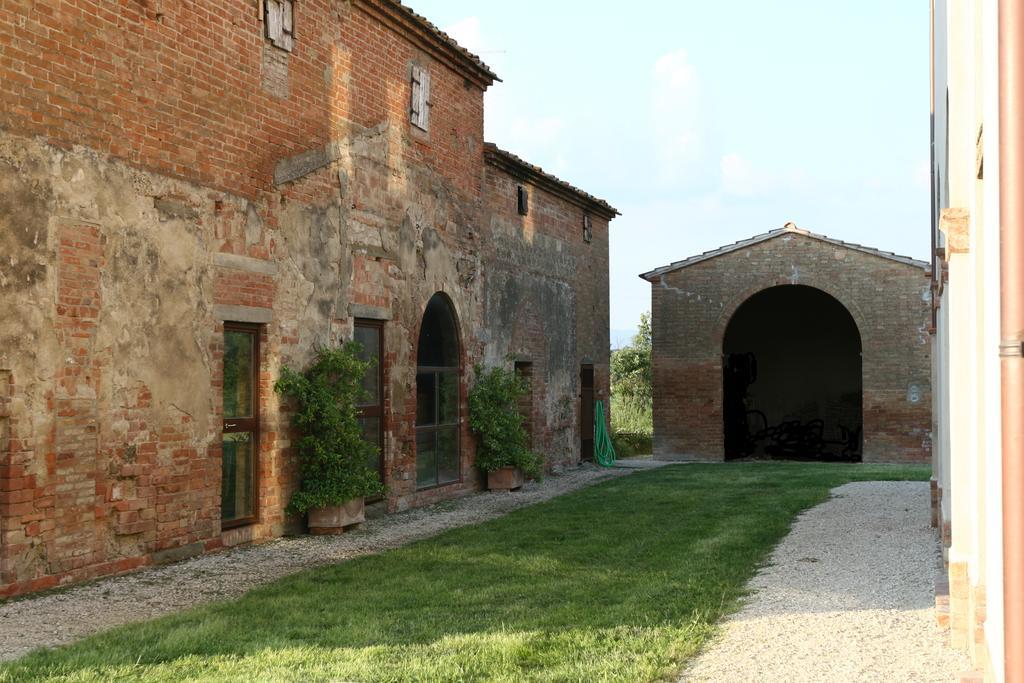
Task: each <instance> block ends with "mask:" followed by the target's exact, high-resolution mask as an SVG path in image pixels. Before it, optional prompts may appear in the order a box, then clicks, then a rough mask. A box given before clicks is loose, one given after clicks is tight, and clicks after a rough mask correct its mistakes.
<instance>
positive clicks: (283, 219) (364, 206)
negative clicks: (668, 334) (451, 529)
mask: <svg viewBox="0 0 1024 683" xmlns="http://www.w3.org/2000/svg"><path fill="white" fill-rule="evenodd" d="M253 5H254V3H248V2H246V3H228V4H226V5H224V7H223V12H220V13H207V12H204V11H203V8H202V3H197V4H196V3H193V4H188V3H184V4H181V3H173V4H172V3H163V4H161V5H160V7H161V9H160V11H156V10H154V9H152V7H150V6H148V5H146V6H144V5H140V4H138V3H128V5H126V6H120V7H119V8H118V9H117V10H116V12H115V15H116V19H117V21H118V22H120V24H119V25H120V26H123V27H130V28H131V31H120V30H118V31H101V32H99V33H98V34H97V35H96V36H95V41H96V52H97V54H100V53H102V54H104V55H105V54H109V53H110V52H111V51H117V53H118V54H125V55H127V56H128V57H130V58H125V59H123V60H116V61H114V62H112V63H109V64H108V63H106V62H105V61H101V63H99V64H98V65H97V64H96V63H93V61H92V60H91V59H86V56H85V55H84V53H81V52H79V51H77V50H71V49H70V47H69V48H68V51H69V55H70V56H69V57H68V59H69V60H71V62H72V63H74V60H75V59H81V60H82V63H81V64H80V65H79V66H80V68H79V69H78V73H79V76H80V81H79V82H76V83H75V84H74V85H75V87H69V86H68V84H67V83H66V82H65V81H64V80H61V78H60V77H59V74H58V73H57V72H58V71H59V70H60V68H63V67H61V66H60V65H57V64H50V63H47V64H46V65H45V66H46V68H48V69H50V70H51V71H52V72H53V73H54V74H55V75H54V76H53V78H52V79H50V80H47V81H46V87H40V88H34V87H33V86H32V82H31V79H30V80H29V82H28V83H26V82H25V76H24V73H23V71H24V66H25V64H32V63H34V62H35V61H38V54H37V53H38V49H39V46H38V45H36V44H35V43H33V42H32V40H31V39H30V37H29V32H27V31H23V30H22V28H24V26H28V25H31V26H36V24H37V23H38V22H39V21H40V17H39V16H36V15H33V14H31V13H27V12H26V13H24V14H20V12H21V10H16V11H14V12H12V13H6V14H4V15H3V16H0V32H3V31H8V29H9V31H8V33H10V34H11V35H18V36H19V37H18V38H17V41H16V42H17V45H16V47H18V49H20V50H23V51H24V53H25V54H26V55H28V57H27V58H26V62H25V64H22V63H17V62H16V63H15V64H14V65H13V67H12V66H11V65H10V63H7V64H3V65H0V94H2V95H3V96H4V97H5V98H7V97H8V96H10V97H13V98H15V100H14V101H21V98H25V101H31V100H32V99H33V98H35V99H36V100H38V102H37V105H38V106H36V107H35V108H34V109H30V108H25V107H21V106H19V107H15V108H10V109H8V108H4V109H3V111H0V308H2V310H3V312H4V314H3V316H0V541H2V544H0V595H10V594H15V593H20V592H26V591H31V590H38V589H42V588H47V587H51V586H54V585H59V584H62V583H67V582H71V581H77V580H82V579H87V578H90V577H93V576H98V575H102V574H109V573H114V572H119V571H125V570H128V569H131V568H133V567H136V566H139V565H143V564H148V563H153V562H161V561H166V560H172V559H177V558H181V557H186V556H188V555H192V554H196V553H199V552H203V551H205V550H212V549H216V548H218V547H221V546H224V545H233V544H237V543H244V542H248V541H253V540H260V539H266V538H272V537H274V536H278V535H280V534H282V533H285V532H286V531H288V530H301V529H302V520H301V519H297V518H290V517H288V516H286V515H285V513H284V511H283V510H284V507H285V505H286V503H287V501H288V499H289V496H290V494H291V492H292V490H293V487H294V485H295V467H294V452H293V448H292V441H291V434H290V431H289V429H288V427H287V417H288V416H287V415H286V414H285V413H283V412H282V410H281V406H280V405H279V402H278V399H277V397H276V396H275V395H274V393H273V390H272V387H273V383H274V381H275V380H276V378H277V377H278V376H279V371H280V368H281V366H282V365H283V364H288V365H290V366H292V367H303V366H304V365H305V364H306V363H307V362H308V361H309V360H310V358H311V357H312V354H313V350H314V348H315V346H316V345H318V344H330V343H337V342H340V341H342V340H345V339H349V338H351V336H352V332H353V325H354V320H355V319H356V318H371V319H378V320H382V321H384V322H383V324H384V327H383V335H384V359H383V362H384V392H383V393H384V396H383V401H384V448H383V451H384V477H385V483H386V485H387V487H388V490H387V493H386V500H385V503H384V504H385V505H386V507H387V508H388V509H389V510H391V511H395V510H401V509H404V508H407V507H411V506H417V505H424V504H428V503H431V502H434V501H438V500H443V499H446V498H451V497H454V496H459V495H463V494H465V493H468V492H470V491H473V490H476V489H478V488H480V485H481V480H480V476H479V473H478V472H477V470H476V469H475V468H474V467H473V461H474V440H473V438H472V435H471V434H470V432H469V429H468V422H467V419H466V418H467V414H468V411H467V405H466V393H467V390H468V387H469V383H470V382H471V378H472V368H473V366H474V365H475V364H476V363H478V362H484V361H486V362H487V363H489V364H496V363H506V362H508V363H510V362H511V360H509V356H510V354H513V355H514V354H515V353H517V352H523V351H524V350H525V349H527V348H529V349H535V348H539V347H538V345H539V344H541V345H545V349H544V355H543V359H544V367H543V368H541V367H538V368H536V369H537V370H538V372H537V373H535V375H534V377H535V382H537V385H536V386H537V387H538V391H539V392H540V393H542V394H543V396H544V403H543V404H542V406H543V407H542V408H539V409H538V411H537V414H536V416H535V417H536V418H537V421H538V422H541V421H543V423H542V424H541V428H542V429H544V430H546V433H550V435H551V437H550V438H547V437H545V439H544V440H542V441H541V443H540V444H539V445H540V446H541V447H542V448H541V450H542V452H543V453H544V454H545V456H546V457H547V459H548V466H549V467H552V468H557V467H563V466H565V465H566V464H571V463H574V462H576V461H578V458H579V433H578V423H579V414H578V409H579V398H578V368H579V365H580V363H582V362H592V363H594V364H595V368H601V367H603V368H604V372H605V375H606V373H607V353H608V323H607V315H608V314H607V281H608V270H607V248H608V247H607V219H605V220H597V219H596V218H595V220H594V241H593V243H592V244H587V245H585V246H583V245H582V242H581V240H580V239H579V236H578V235H577V234H576V230H577V229H578V227H579V221H581V216H582V211H583V208H581V207H587V206H590V205H591V204H595V202H597V201H598V200H594V199H593V198H587V197H584V196H583V195H582V193H580V192H579V191H577V190H575V189H572V188H570V189H569V190H566V189H564V188H562V189H561V190H560V191H559V193H558V194H554V195H551V196H550V197H544V192H543V191H541V190H539V189H538V190H537V191H536V193H535V196H536V197H537V198H538V202H539V204H538V206H539V207H541V208H540V209H539V213H540V214H544V215H546V216H547V218H546V219H545V220H544V221H542V223H541V224H539V226H538V229H537V233H536V235H530V236H527V235H526V234H525V233H523V232H522V231H521V230H520V229H519V228H517V227H515V226H514V225H513V223H514V221H512V222H508V224H507V225H506V219H505V218H502V217H500V216H499V217H496V218H494V219H493V220H492V216H491V213H490V212H491V211H492V210H493V211H495V212H502V211H505V207H504V204H502V205H501V206H498V205H497V204H495V205H494V206H492V205H491V202H490V199H489V197H488V196H487V195H486V193H485V190H484V183H485V166H486V164H485V161H484V154H483V91H484V89H485V88H486V86H487V85H488V84H489V82H490V80H489V77H488V76H487V73H485V71H483V70H482V69H484V67H481V66H480V65H478V64H477V63H476V62H475V60H474V58H473V57H472V56H467V55H466V54H464V53H462V52H460V51H459V49H458V48H457V47H452V46H450V45H448V44H447V42H446V40H447V39H445V38H442V37H439V36H437V35H434V34H432V33H430V31H432V30H433V29H432V28H430V27H425V26H423V25H421V24H417V23H416V20H415V19H414V18H411V17H410V16H409V15H408V14H406V12H407V10H406V9H403V8H401V6H399V5H397V4H396V3H391V2H389V1H387V0H356V1H353V2H339V3H334V2H327V1H326V0H323V2H321V1H320V0H313V1H312V2H310V3H304V4H303V5H302V8H303V14H302V18H303V19H302V20H303V22H304V24H302V25H300V26H299V30H298V34H297V35H298V38H297V39H296V40H297V41H298V42H297V48H296V50H295V51H294V52H292V53H290V54H289V55H288V56H287V57H283V56H281V55H277V57H280V59H277V60H276V61H275V62H274V65H273V66H274V73H273V74H272V75H273V78H272V79H271V80H272V81H273V82H272V83H269V86H273V87H269V86H268V81H267V79H266V78H265V76H266V73H264V70H265V69H266V68H267V64H266V63H264V60H265V57H266V50H265V47H266V46H265V45H264V41H265V38H264V35H263V31H262V29H263V27H262V25H261V23H260V21H259V18H258V12H256V11H255V9H254V7H253ZM250 10H251V11H250ZM204 14H211V16H209V17H206V18H205V19H204ZM52 21H53V22H56V23H57V25H56V26H54V27H52V28H51V29H48V30H50V31H51V32H52V34H53V37H54V40H55V41H56V42H57V43H58V44H60V45H67V46H70V45H72V43H73V31H72V28H73V27H75V26H78V25H85V26H91V25H92V24H93V23H96V22H97V21H99V22H100V23H102V21H100V20H99V19H98V18H97V17H95V16H93V15H92V14H90V13H89V11H88V8H79V7H77V6H76V8H75V9H74V10H73V11H72V10H70V9H69V10H68V12H66V13H62V14H61V15H60V16H58V17H55V18H54V19H53V20H52ZM203 22H205V24H204V23H203ZM200 24H202V25H204V26H206V28H216V29H217V30H219V31H221V32H222V34H223V35H224V36H225V41H226V42H225V44H229V43H230V44H231V45H234V46H235V48H237V49H235V50H234V51H231V52H230V53H229V52H227V51H218V50H209V49H205V50H203V51H197V50H196V44H195V41H196V40H198V38H197V36H199V35H208V34H209V31H206V30H204V31H203V32H201V33H196V32H190V31H188V30H185V29H187V28H188V27H194V26H197V25H200ZM136 34H138V35H143V36H148V37H149V38H152V39H153V40H157V39H159V42H160V43H161V45H162V46H163V48H164V49H161V50H159V51H151V50H147V49H144V45H143V42H142V41H141V40H134V39H132V40H129V39H128V38H127V36H132V35H136ZM5 35H6V33H5ZM106 48H110V49H109V50H106ZM200 54H201V55H203V57H202V59H200V58H198V57H197V55H200ZM413 64H416V65H419V66H421V67H425V68H428V69H429V70H430V72H431V74H432V83H433V91H432V92H433V94H432V102H433V107H432V109H431V125H430V130H427V131H425V130H421V129H419V128H416V127H415V126H412V125H411V124H410V122H409V119H408V101H409V88H410V85H409V70H410V67H411V65H413ZM98 72H100V73H98ZM154 73H164V74H168V76H167V78H165V79H163V80H162V81H161V87H160V88H148V86H146V87H143V86H144V85H145V84H146V83H147V82H148V81H146V79H147V78H151V77H152V74H154ZM225 74H227V75H228V76H229V77H224V75H225ZM211 83H220V84H222V86H221V87H218V88H212V87H211V86H210V84H211ZM285 85H286V86H287V87H285ZM140 89H141V90H140ZM143 90H144V91H145V97H146V98H149V99H148V100H147V101H143V99H144V98H137V99H136V98H135V93H138V92H141V91H143ZM129 92H130V93H132V97H131V98H129V99H125V98H127V97H128V95H127V94H126V93H129ZM55 93H56V94H55ZM64 100H67V101H69V102H70V101H72V100H73V101H74V102H76V103H78V104H76V105H75V106H74V107H70V106H69V108H61V107H60V106H59V105H54V104H53V103H54V102H63V101H64ZM36 112H41V113H42V120H38V119H39V115H37V114H36ZM486 173H487V174H488V177H489V178H500V177H501V176H502V174H504V173H507V171H502V170H499V169H490V170H488V171H486ZM526 175H527V176H528V175H529V174H526ZM517 182H529V180H528V179H527V180H522V179H520V180H518V181H517ZM545 182H548V183H549V185H550V184H552V183H554V181H545ZM553 186H557V187H560V186H558V184H557V183H554V185H553ZM513 202H514V198H513ZM595 206H596V204H595ZM604 206H605V207H606V208H607V210H610V211H612V212H614V210H613V209H611V207H607V205H604ZM601 210H602V211H603V210H604V209H601ZM512 211H513V213H514V203H513V205H512ZM495 215H497V214H495ZM566 221H569V222H571V226H570V225H569V224H568V223H565V222H566ZM563 223H565V224H563ZM570 232H571V233H572V236H571V237H570ZM592 256H593V257H594V260H593V262H590V263H587V264H586V265H583V266H581V265H580V263H581V262H582V261H584V260H586V259H589V258H590V257H592ZM583 283H585V284H586V287H587V291H586V292H580V291H579V288H580V287H581V285H582V284H583ZM437 292H443V293H444V294H445V295H446V296H447V297H448V299H449V300H450V301H451V303H452V306H453V309H454V311H455V315H456V318H457V321H458V326H459V334H460V342H461V351H462V353H461V359H460V360H461V366H462V377H461V380H462V381H461V386H460V391H461V394H460V403H461V413H460V414H461V426H460V435H461V449H460V458H461V475H462V476H461V479H460V480H459V481H457V482H455V483H453V484H450V485H446V486H440V487H436V488H432V489H427V490H417V489H416V431H415V414H416V401H415V393H416V392H415V387H416V347H417V343H418V339H419V331H420V330H419V328H420V324H421V321H422V316H423V313H424V309H425V307H426V304H427V302H428V300H429V299H430V298H431V296H433V295H434V294H435V293H437ZM512 308H514V309H515V310H516V311H521V310H529V312H530V315H527V316H522V315H519V314H518V313H514V312H513V313H510V312H509V310H510V309H512ZM531 316H532V317H531ZM538 321H540V322H538ZM225 322H249V323H255V324H258V325H260V336H261V357H260V359H259V362H260V367H259V381H260V397H261V421H260V430H259V444H260V445H259V454H258V459H259V481H258V486H257V496H258V505H257V512H258V514H257V522H256V523H255V524H251V525H248V526H242V527H237V528H233V529H229V530H223V529H222V528H221V522H220V491H221V488H220V483H221V482H220V477H221V450H220V440H221V430H222V426H223V421H222V417H223V416H222V414H221V404H222V396H221V381H222V380H221V378H222V375H223V367H222V366H223V353H224V349H223V338H224V335H223V333H224V323H225ZM541 328H543V329H541ZM513 340H521V343H520V342H518V341H513ZM531 353H532V351H531ZM538 353H539V352H538ZM602 353H603V355H602ZM536 357H537V358H538V366H540V359H541V356H540V355H537V356H536ZM572 368H576V369H575V371H572ZM541 370H543V371H542V372H541ZM574 372H575V374H574ZM604 381H605V382H606V380H604ZM604 391H605V392H606V388H605V389H604Z"/></svg>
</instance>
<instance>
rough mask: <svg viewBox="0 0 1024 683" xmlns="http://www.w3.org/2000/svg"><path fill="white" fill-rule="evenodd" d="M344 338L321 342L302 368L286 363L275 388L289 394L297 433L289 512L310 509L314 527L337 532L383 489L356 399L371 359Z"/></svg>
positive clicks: (313, 529) (317, 530)
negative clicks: (328, 343)
mask: <svg viewBox="0 0 1024 683" xmlns="http://www.w3.org/2000/svg"><path fill="white" fill-rule="evenodd" d="M360 350H361V347H360V346H359V344H358V343H356V342H348V343H346V344H344V345H342V346H340V347H333V348H328V347H320V348H318V349H317V350H316V358H315V359H314V360H313V363H312V365H310V366H309V368H308V369H306V370H305V371H304V372H301V373H300V372H296V371H294V370H292V369H291V368H289V367H287V366H285V367H282V368H281V377H280V379H278V380H277V383H276V384H275V385H274V390H275V391H276V392H278V393H279V394H281V395H283V396H285V397H287V398H289V399H291V400H292V402H293V404H294V407H295V412H294V413H293V414H292V426H293V427H294V428H295V430H296V431H297V432H298V433H299V435H300V437H299V440H298V443H297V448H296V450H297V453H298V459H299V489H298V491H296V492H295V494H294V495H293V496H292V499H291V502H289V504H288V508H287V510H288V512H289V513H293V514H300V515H301V514H308V518H309V529H310V532H312V533H339V532H340V531H341V530H342V529H343V528H344V527H346V526H349V525H351V524H357V523H359V522H362V521H363V519H364V514H363V510H364V507H363V500H364V498H366V497H367V496H372V495H376V494H379V493H382V492H383V491H384V486H383V484H382V483H381V481H380V476H379V475H378V473H377V472H376V471H374V470H372V469H370V467H369V466H368V463H369V461H370V459H371V458H373V457H374V455H375V454H376V448H377V447H376V446H374V445H373V444H371V443H369V442H367V441H366V440H364V439H363V435H362V430H361V429H360V426H359V419H358V417H357V415H358V409H357V407H356V404H357V402H358V401H359V400H360V399H361V398H363V396H364V393H365V392H364V389H363V386H362V379H363V375H364V374H365V372H366V370H367V369H368V368H369V367H370V363H369V362H367V361H364V360H362V359H361V358H360V356H359V352H360Z"/></svg>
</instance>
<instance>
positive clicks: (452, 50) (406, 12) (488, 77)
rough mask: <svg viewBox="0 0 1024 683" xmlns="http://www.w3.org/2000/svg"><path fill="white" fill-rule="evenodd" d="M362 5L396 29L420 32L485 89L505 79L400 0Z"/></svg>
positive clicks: (423, 42)
mask: <svg viewBox="0 0 1024 683" xmlns="http://www.w3.org/2000/svg"><path fill="white" fill-rule="evenodd" d="M357 3H358V4H359V6H361V7H362V8H364V9H366V10H369V11H370V12H372V13H373V14H375V15H376V16H377V17H378V18H379V19H382V20H384V21H385V22H386V23H390V24H392V26H394V27H395V28H398V29H401V30H404V31H407V32H409V33H410V34H412V35H418V36H419V38H420V40H418V41H417V42H419V43H420V47H422V48H423V49H425V50H427V51H429V52H432V53H433V54H434V56H435V57H438V58H439V59H441V60H442V61H444V62H446V63H447V64H448V66H450V67H452V68H453V69H455V70H456V71H458V72H460V73H462V74H463V75H464V76H466V77H467V78H471V79H472V80H473V81H475V82H476V83H477V84H478V85H480V86H481V87H482V88H486V87H487V86H489V85H491V84H492V83H494V82H495V81H497V82H501V79H500V78H498V76H497V74H495V73H494V72H493V71H491V68H490V67H489V66H487V65H486V64H484V63H483V61H482V60H481V59H480V57H478V56H477V55H475V54H473V53H472V52H470V51H469V50H467V49H466V48H464V47H462V46H461V45H459V44H458V43H457V42H455V39H454V38H452V37H451V36H449V35H448V34H447V33H445V32H444V31H442V30H441V29H439V28H438V27H437V26H435V25H434V24H433V23H431V22H430V20H429V19H427V18H426V17H424V16H423V15H421V14H417V13H416V12H414V11H413V10H412V8H411V7H409V6H408V5H405V4H403V3H402V2H400V1H399V0H357Z"/></svg>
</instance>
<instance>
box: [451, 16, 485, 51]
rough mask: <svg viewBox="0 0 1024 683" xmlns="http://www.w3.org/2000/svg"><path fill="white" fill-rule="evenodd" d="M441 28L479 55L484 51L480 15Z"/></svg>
mask: <svg viewBox="0 0 1024 683" xmlns="http://www.w3.org/2000/svg"><path fill="white" fill-rule="evenodd" d="M441 30H442V31H444V32H445V33H447V34H448V35H449V36H451V37H452V38H454V39H455V42H456V43H458V44H459V45H461V46H462V47H464V48H466V49H467V50H469V51H470V52H472V53H473V54H475V55H477V56H479V55H480V53H481V52H484V45H485V43H484V34H483V31H482V30H481V28H480V17H466V18H465V19H460V20H459V21H457V22H455V23H454V24H452V25H451V26H447V27H445V28H443V29H441Z"/></svg>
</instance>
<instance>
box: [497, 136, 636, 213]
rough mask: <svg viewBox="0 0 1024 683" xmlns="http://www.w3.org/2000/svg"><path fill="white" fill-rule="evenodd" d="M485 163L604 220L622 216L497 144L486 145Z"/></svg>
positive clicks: (607, 204) (605, 204) (603, 203)
mask: <svg viewBox="0 0 1024 683" xmlns="http://www.w3.org/2000/svg"><path fill="white" fill-rule="evenodd" d="M484 160H485V161H486V162H487V163H488V164H490V165H491V166H494V167H495V168H499V169H501V170H502V171H504V172H506V173H508V174H509V175H511V176H512V177H514V178H518V179H520V180H523V181H526V182H529V183H531V184H533V185H535V186H537V187H540V188H542V189H543V190H545V191H547V192H550V193H551V194H553V195H556V196H558V197H560V198H562V199H565V200H566V201H568V202H570V203H572V204H575V205H576V206H578V207H580V208H582V209H584V210H586V211H589V212H591V213H593V214H595V215H597V216H599V217H601V218H603V219H605V220H608V221H610V220H612V219H613V218H615V217H616V216H621V215H622V214H621V213H620V212H619V210H618V209H616V208H615V207H614V206H612V205H611V204H609V203H608V202H606V201H604V200H603V199H599V198H597V197H595V196H593V195H591V194H589V193H587V192H584V191H583V190H581V189H579V188H578V187H575V186H573V185H570V184H569V183H567V182H565V181H564V180H561V179H559V178H556V177H555V176H553V175H551V174H550V173H547V172H545V171H544V169H542V168H540V167H539V166H534V165H533V164H531V163H529V162H527V161H524V160H523V159H521V158H519V157H517V156H516V155H515V154H512V153H511V152H507V151H505V150H503V149H501V148H500V147H498V146H497V145H495V144H494V143H490V142H488V143H485V144H484Z"/></svg>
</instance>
